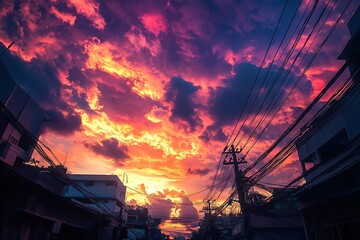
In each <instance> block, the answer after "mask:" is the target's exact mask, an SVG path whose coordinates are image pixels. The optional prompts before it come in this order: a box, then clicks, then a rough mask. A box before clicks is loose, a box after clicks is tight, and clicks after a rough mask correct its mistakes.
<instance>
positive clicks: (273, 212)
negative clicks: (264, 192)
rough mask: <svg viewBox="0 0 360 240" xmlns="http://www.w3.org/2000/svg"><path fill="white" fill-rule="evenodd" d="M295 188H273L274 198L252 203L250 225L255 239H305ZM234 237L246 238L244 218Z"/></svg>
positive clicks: (234, 230)
mask: <svg viewBox="0 0 360 240" xmlns="http://www.w3.org/2000/svg"><path fill="white" fill-rule="evenodd" d="M294 191H295V190H294V189H278V188H276V189H273V191H272V192H273V196H274V198H273V199H272V200H271V201H269V202H262V203H261V204H259V203H260V202H259V201H255V203H257V204H256V205H250V206H249V208H248V211H249V225H250V228H251V233H252V237H253V239H254V240H263V239H284V240H303V239H304V238H305V233H304V227H303V222H302V219H301V215H300V212H299V210H298V209H297V204H296V198H294V197H293V196H292V193H293V192H294ZM232 234H233V237H234V239H244V240H245V239H246V237H245V228H244V222H243V220H242V221H240V223H239V224H238V225H237V226H236V227H235V228H234V229H233V231H232Z"/></svg>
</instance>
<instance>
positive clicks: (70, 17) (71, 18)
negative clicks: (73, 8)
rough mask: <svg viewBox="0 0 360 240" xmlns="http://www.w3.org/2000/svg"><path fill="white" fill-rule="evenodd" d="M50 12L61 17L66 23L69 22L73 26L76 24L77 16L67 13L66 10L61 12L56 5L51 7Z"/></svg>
mask: <svg viewBox="0 0 360 240" xmlns="http://www.w3.org/2000/svg"><path fill="white" fill-rule="evenodd" d="M50 12H51V13H52V14H54V16H55V17H57V18H59V19H60V20H61V21H63V22H64V23H68V24H70V25H71V26H73V25H74V24H75V20H76V16H74V15H72V14H70V13H66V12H61V11H59V10H58V9H57V8H56V7H54V6H52V7H51V8H50Z"/></svg>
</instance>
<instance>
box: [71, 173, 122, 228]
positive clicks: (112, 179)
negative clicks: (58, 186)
mask: <svg viewBox="0 0 360 240" xmlns="http://www.w3.org/2000/svg"><path fill="white" fill-rule="evenodd" d="M69 176H70V178H71V179H72V180H73V182H75V184H76V185H67V186H66V187H65V188H64V196H65V197H67V198H71V199H73V200H75V201H78V202H81V203H84V204H86V205H87V206H88V207H92V208H95V209H98V210H100V209H99V206H98V205H97V204H101V205H102V206H104V207H105V208H106V209H108V210H109V211H111V212H112V213H113V214H114V215H116V216H121V218H122V220H123V223H124V224H126V220H127V213H126V211H125V195H126V187H125V186H124V184H123V183H122V182H121V181H120V179H119V177H118V176H117V175H93V174H70V175H69ZM76 186H79V187H80V188H81V189H83V190H85V191H86V192H87V193H88V195H89V196H91V198H92V199H93V200H95V202H91V201H90V200H89V199H88V197H87V196H85V195H84V194H83V193H81V192H79V191H78V188H75V187H76Z"/></svg>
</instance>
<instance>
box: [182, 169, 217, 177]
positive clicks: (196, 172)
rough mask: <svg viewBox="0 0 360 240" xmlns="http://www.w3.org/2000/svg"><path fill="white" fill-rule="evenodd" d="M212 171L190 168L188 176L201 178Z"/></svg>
mask: <svg viewBox="0 0 360 240" xmlns="http://www.w3.org/2000/svg"><path fill="white" fill-rule="evenodd" d="M210 171H211V170H210V169H208V168H204V169H200V168H196V169H191V168H189V169H188V171H187V173H186V174H187V175H200V176H205V175H206V174H208V173H209V172H210Z"/></svg>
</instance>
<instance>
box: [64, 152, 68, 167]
mask: <svg viewBox="0 0 360 240" xmlns="http://www.w3.org/2000/svg"><path fill="white" fill-rule="evenodd" d="M67 155H68V152H66V154H65V160H64V163H63V165H64V167H65V163H66V160H67Z"/></svg>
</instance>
